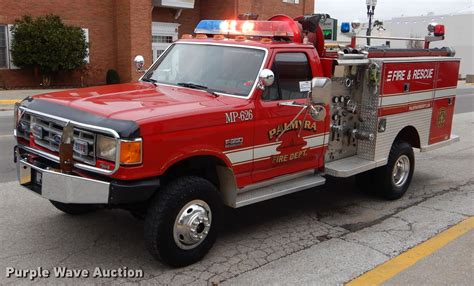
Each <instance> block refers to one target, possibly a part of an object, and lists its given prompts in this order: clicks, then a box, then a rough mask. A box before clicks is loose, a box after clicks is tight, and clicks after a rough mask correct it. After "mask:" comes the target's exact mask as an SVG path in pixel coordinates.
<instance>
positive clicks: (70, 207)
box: [50, 201, 100, 215]
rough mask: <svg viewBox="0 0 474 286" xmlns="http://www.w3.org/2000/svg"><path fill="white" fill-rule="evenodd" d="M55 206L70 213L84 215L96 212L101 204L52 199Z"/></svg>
mask: <svg viewBox="0 0 474 286" xmlns="http://www.w3.org/2000/svg"><path fill="white" fill-rule="evenodd" d="M50 202H51V203H52V204H53V206H54V207H56V208H57V209H58V210H60V211H62V212H63V213H67V214H69V215H82V214H86V213H90V212H94V211H96V210H98V209H99V208H100V206H99V205H93V204H65V203H60V202H56V201H50Z"/></svg>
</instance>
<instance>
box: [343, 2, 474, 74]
mask: <svg viewBox="0 0 474 286" xmlns="http://www.w3.org/2000/svg"><path fill="white" fill-rule="evenodd" d="M383 22H384V27H385V28H386V29H387V30H386V31H382V32H379V31H376V30H375V31H373V32H372V35H374V36H379V35H380V36H392V37H416V38H424V37H425V36H426V35H427V34H428V30H427V27H428V24H429V23H431V22H436V23H440V24H444V25H445V27H446V39H445V40H444V41H440V42H433V43H431V45H430V47H432V48H440V47H452V48H454V49H455V50H456V57H460V58H461V59H462V60H461V69H460V74H461V75H462V76H463V77H464V76H466V74H474V30H473V29H474V13H473V12H472V11H471V12H468V13H465V14H455V15H440V16H434V15H430V16H417V17H400V18H393V19H391V20H385V21H383ZM365 32H366V31H365V30H362V31H360V33H359V34H364V35H365ZM338 39H339V41H350V40H349V39H348V38H347V37H345V36H343V35H340V36H338ZM365 41H366V40H365V39H358V42H357V43H358V44H361V45H365V43H366V42H365ZM384 43H385V40H372V43H371V44H372V46H374V45H382V44H384ZM391 47H393V48H406V47H407V42H406V41H391Z"/></svg>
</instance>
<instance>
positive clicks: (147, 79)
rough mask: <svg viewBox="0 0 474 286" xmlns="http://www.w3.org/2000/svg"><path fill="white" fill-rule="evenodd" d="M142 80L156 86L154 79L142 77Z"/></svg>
mask: <svg viewBox="0 0 474 286" xmlns="http://www.w3.org/2000/svg"><path fill="white" fill-rule="evenodd" d="M142 80H143V81H146V82H151V83H153V84H155V85H156V83H157V80H156V79H152V78H145V77H144V78H142Z"/></svg>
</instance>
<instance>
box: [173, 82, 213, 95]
mask: <svg viewBox="0 0 474 286" xmlns="http://www.w3.org/2000/svg"><path fill="white" fill-rule="evenodd" d="M177 85H179V86H182V87H188V88H194V89H199V90H205V91H207V93H209V94H212V95H214V96H215V97H218V96H219V95H218V94H217V93H216V91H214V90H212V89H210V88H208V87H207V86H205V85H200V84H195V83H192V82H178V83H177Z"/></svg>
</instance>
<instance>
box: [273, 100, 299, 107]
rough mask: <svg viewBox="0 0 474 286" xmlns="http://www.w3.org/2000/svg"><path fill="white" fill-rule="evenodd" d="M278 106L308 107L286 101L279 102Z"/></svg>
mask: <svg viewBox="0 0 474 286" xmlns="http://www.w3.org/2000/svg"><path fill="white" fill-rule="evenodd" d="M278 106H292V107H304V106H306V105H305V104H301V103H298V102H296V101H286V102H279V103H278Z"/></svg>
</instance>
